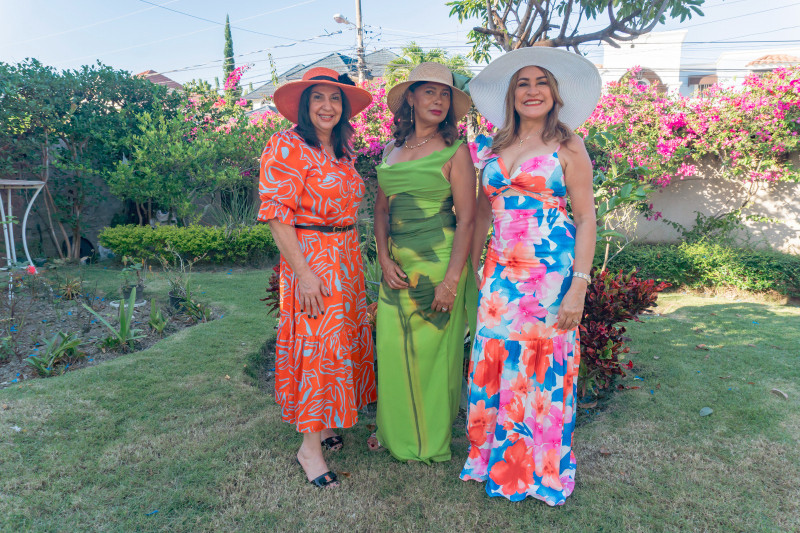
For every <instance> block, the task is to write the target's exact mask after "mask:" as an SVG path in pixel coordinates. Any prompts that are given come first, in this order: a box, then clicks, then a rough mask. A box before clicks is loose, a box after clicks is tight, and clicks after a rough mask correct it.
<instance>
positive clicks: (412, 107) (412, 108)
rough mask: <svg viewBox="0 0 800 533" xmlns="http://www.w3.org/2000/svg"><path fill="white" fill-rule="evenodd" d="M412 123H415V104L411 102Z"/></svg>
mask: <svg viewBox="0 0 800 533" xmlns="http://www.w3.org/2000/svg"><path fill="white" fill-rule="evenodd" d="M411 125H412V126H413V125H414V104H411Z"/></svg>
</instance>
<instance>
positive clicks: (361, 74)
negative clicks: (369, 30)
mask: <svg viewBox="0 0 800 533" xmlns="http://www.w3.org/2000/svg"><path fill="white" fill-rule="evenodd" d="M356 35H357V39H358V40H357V44H356V56H357V57H358V81H359V82H360V83H363V82H364V79H365V78H366V74H367V65H366V63H365V62H364V25H363V24H362V23H361V0H356Z"/></svg>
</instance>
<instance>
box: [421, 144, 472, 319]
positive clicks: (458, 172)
mask: <svg viewBox="0 0 800 533" xmlns="http://www.w3.org/2000/svg"><path fill="white" fill-rule="evenodd" d="M449 178H450V190H451V191H452V193H453V204H454V206H455V211H456V232H455V235H454V236H453V248H452V250H451V252H450V262H449V263H448V264H447V271H446V272H445V275H444V281H442V283H440V284H439V285H437V287H436V290H435V291H434V298H433V303H432V304H431V309H433V310H439V309H441V308H443V307H446V308H447V309H448V310H450V309H452V308H453V301H454V300H455V297H456V294H455V293H456V290H457V288H458V282H459V281H460V280H461V273H462V272H463V270H464V265H465V264H466V262H467V257H468V256H469V254H470V251H471V248H470V245H471V243H472V234H473V233H474V231H475V167H473V166H472V158H471V157H470V155H469V148H468V147H467V146H466V145H464V144H462V145H461V146H459V147H458V150H456V153H455V155H454V156H453V159H452V160H451V166H450V175H449Z"/></svg>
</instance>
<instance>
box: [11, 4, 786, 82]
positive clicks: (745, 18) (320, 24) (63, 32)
mask: <svg viewBox="0 0 800 533" xmlns="http://www.w3.org/2000/svg"><path fill="white" fill-rule="evenodd" d="M355 3H356V2H355V1H354V0H346V1H345V0H281V1H277V0H266V1H265V0H261V1H258V2H256V1H251V0H238V1H236V2H222V1H220V0H214V1H211V0H72V1H70V2H64V1H56V0H0V61H3V62H6V63H15V62H19V61H22V60H24V59H25V58H28V57H34V58H36V59H38V60H39V61H41V62H43V63H45V64H47V65H52V66H54V67H56V68H58V69H71V68H78V67H80V66H81V65H84V64H92V63H94V62H96V61H98V60H99V61H101V62H103V63H104V64H107V65H110V66H112V67H114V68H119V69H124V70H128V71H130V72H132V73H138V72H143V71H146V70H155V71H157V72H160V73H163V74H164V75H166V76H168V77H170V78H172V79H174V80H175V81H178V82H181V83H183V82H186V81H189V80H191V79H195V78H198V79H205V80H209V81H211V82H212V83H213V80H214V78H215V77H221V76H222V57H223V46H224V38H223V27H224V22H225V16H226V15H229V16H230V20H231V27H232V28H231V32H232V35H233V46H234V54H235V56H236V57H235V61H236V64H237V66H238V65H241V64H244V63H247V64H250V65H251V69H250V70H249V71H248V73H247V74H246V75H245V77H244V79H243V84H244V85H245V86H246V85H247V84H248V83H253V85H254V86H255V87H258V86H259V85H260V84H262V83H265V82H267V81H269V79H270V77H271V75H270V68H271V67H270V60H269V57H270V55H271V57H272V59H273V64H274V66H275V69H276V70H277V72H278V73H279V74H280V73H282V72H283V71H285V70H287V69H289V68H291V67H292V66H294V65H296V64H298V63H310V62H313V61H315V60H317V59H320V58H322V57H324V56H325V55H327V54H330V53H332V52H341V53H343V54H348V55H355V43H356V33H355V28H354V26H353V25H347V24H338V23H336V22H335V21H334V20H333V15H334V14H336V13H341V14H342V15H344V16H345V17H346V18H348V19H349V20H350V21H352V22H355V21H356V16H355ZM361 4H362V20H363V24H364V27H365V48H366V51H367V53H369V52H371V51H374V50H378V49H381V48H389V49H391V50H393V51H395V52H398V51H399V50H400V48H401V47H402V46H404V45H406V44H407V43H408V42H409V41H412V40H414V41H416V42H417V43H418V44H420V45H421V46H423V48H426V49H428V48H433V47H440V48H445V49H446V50H447V51H448V52H450V53H452V54H456V53H460V54H466V53H467V52H469V50H470V48H471V47H470V46H469V45H468V44H467V32H468V31H469V30H470V29H471V27H472V26H473V24H471V23H465V24H459V23H458V20H457V19H456V18H454V17H453V18H451V17H449V15H448V14H449V8H448V7H447V6H446V0H402V1H399V2H390V1H387V0H361ZM703 11H704V12H705V16H704V17H697V16H695V17H694V18H692V19H691V20H687V21H685V22H684V23H680V22H678V21H670V22H668V23H667V24H666V25H659V26H657V28H656V29H657V30H676V29H686V30H688V35H687V37H686V44H685V46H684V54H683V58H682V62H683V63H684V64H692V63H709V62H713V61H714V60H715V59H716V58H717V57H718V56H719V54H720V53H721V52H722V51H727V50H740V49H753V48H755V49H773V48H774V49H775V50H776V52H778V51H779V50H780V48H781V47H785V48H796V47H798V46H800V1H798V0H706V2H705V5H704V6H703ZM600 26H601V24H599V23H597V22H595V21H590V22H589V23H588V24H587V25H586V26H584V27H582V29H583V28H585V29H587V30H591V29H595V30H596V29H599V27H600ZM582 51H583V52H585V53H586V54H587V55H588V57H589V58H590V59H592V60H593V61H595V62H597V63H602V47H600V46H599V45H598V44H591V45H586V46H584V47H582ZM479 68H480V67H479V66H476V67H475V68H474V70H475V71H477V70H479Z"/></svg>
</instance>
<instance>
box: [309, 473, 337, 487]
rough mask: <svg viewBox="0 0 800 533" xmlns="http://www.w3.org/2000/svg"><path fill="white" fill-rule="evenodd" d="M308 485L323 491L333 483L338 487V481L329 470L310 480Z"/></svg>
mask: <svg viewBox="0 0 800 533" xmlns="http://www.w3.org/2000/svg"><path fill="white" fill-rule="evenodd" d="M309 483H312V484H314V485H316V486H317V487H319V488H321V489H324V488H327V487H328V486H330V485H332V484H334V483H336V484H337V485H338V483H339V479H338V478H337V477H336V474H334V473H333V472H331V471H330V470H329V471H327V472H325V473H324V474H322V475H321V476H319V477H317V478H314V479H312V480H311V481H309Z"/></svg>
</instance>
